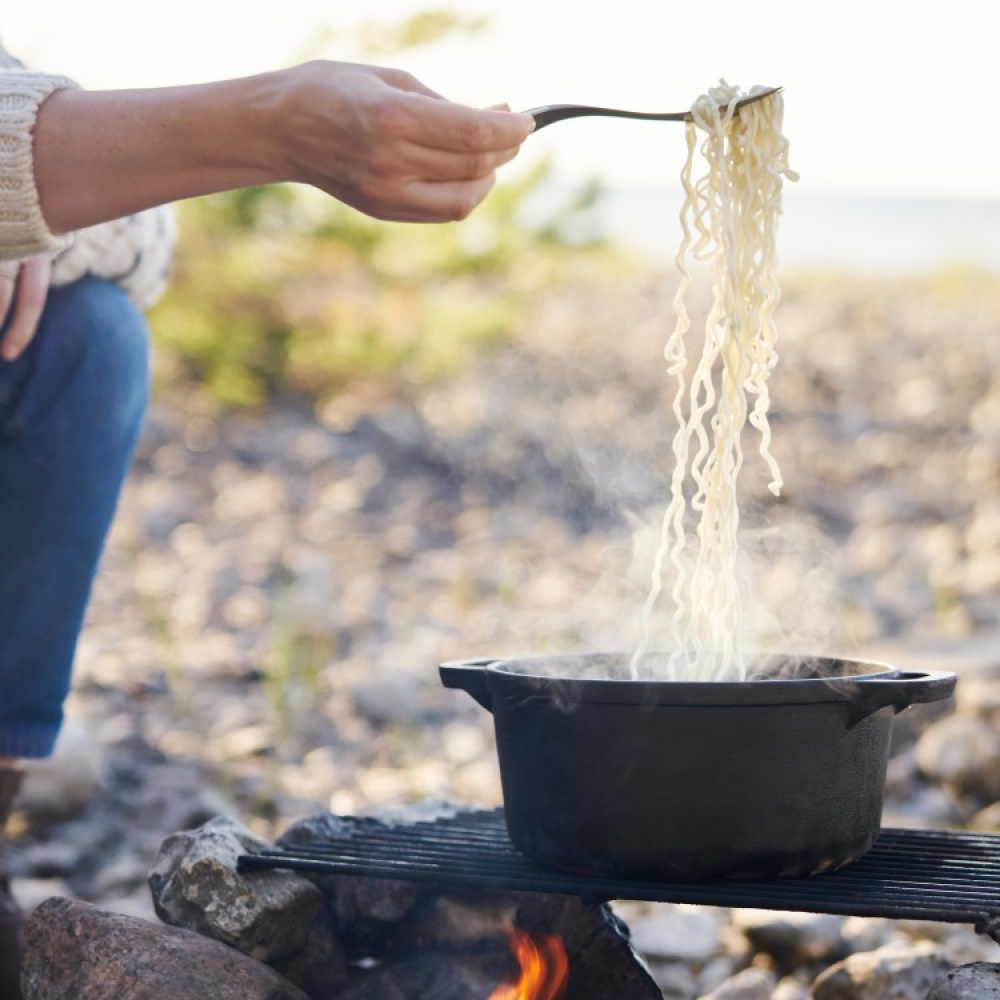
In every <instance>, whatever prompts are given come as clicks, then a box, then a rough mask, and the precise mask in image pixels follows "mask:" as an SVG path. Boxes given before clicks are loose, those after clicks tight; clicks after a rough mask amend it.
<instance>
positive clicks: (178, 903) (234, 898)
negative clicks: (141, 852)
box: [149, 817, 321, 961]
mask: <svg viewBox="0 0 1000 1000" xmlns="http://www.w3.org/2000/svg"><path fill="white" fill-rule="evenodd" d="M266 846H267V845H265V844H264V843H263V842H262V841H259V840H258V839H257V838H256V837H254V836H253V835H252V834H250V832H249V831H247V830H246V829H245V828H244V827H243V826H242V825H241V824H240V823H238V822H237V821H235V820H233V819H229V818H227V817H217V818H216V819H213V820H211V821H209V822H208V823H206V824H205V825H204V826H202V827H199V828H198V829H196V830H190V831H186V832H183V833H176V834H173V835H172V836H170V837H168V838H167V839H166V840H165V841H164V842H163V844H162V846H161V848H160V853H159V855H158V856H157V858H156V861H155V863H154V866H153V869H152V871H151V873H150V876H149V886H150V890H151V891H152V894H153V902H154V905H155V907H156V912H157V915H158V916H159V917H160V919H161V920H164V921H165V922H166V923H169V924H173V925H175V926H177V927H184V928H187V929H188V930H192V931H197V932H198V933H200V934H204V935H206V936H207V937H211V938H215V939H216V940H218V941H223V942H225V943H226V944H230V945H232V946H233V947H234V948H238V949H239V950H240V951H242V952H243V953H244V954H246V955H250V956H251V957H253V958H256V959H260V960H261V961H272V960H276V959H282V958H288V957H290V956H291V955H294V954H295V953H296V952H298V951H301V949H302V948H303V947H304V946H305V943H306V939H307V937H308V935H309V932H310V928H311V926H312V922H313V919H314V917H315V916H316V915H317V913H318V911H319V909H320V906H321V897H320V894H319V891H318V890H317V889H316V887H315V886H314V885H313V884H312V883H311V882H309V881H308V880H307V879H304V878H301V877H299V876H298V875H295V874H294V873H292V872H286V871H263V872H248V873H247V874H245V875H244V874H241V873H240V872H238V871H237V859H238V857H239V856H240V855H241V854H246V853H247V852H248V851H259V850H261V849H262V848H264V847H266Z"/></svg>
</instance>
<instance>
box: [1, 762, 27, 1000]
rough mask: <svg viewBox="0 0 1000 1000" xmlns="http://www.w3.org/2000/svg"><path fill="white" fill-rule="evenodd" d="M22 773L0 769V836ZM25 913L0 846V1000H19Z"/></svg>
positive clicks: (2, 847) (7, 768)
mask: <svg viewBox="0 0 1000 1000" xmlns="http://www.w3.org/2000/svg"><path fill="white" fill-rule="evenodd" d="M22 777H23V775H22V772H21V771H19V770H18V769H17V768H14V767H0V833H2V831H3V827H4V826H5V825H6V822H7V817H8V816H9V815H10V811H11V807H12V806H13V804H14V799H15V798H16V797H17V793H18V790H19V789H20V787H21V779H22ZM23 938H24V911H23V910H22V909H21V907H20V906H18V903H17V900H16V899H15V898H14V894H13V892H12V891H11V886H10V872H9V870H8V868H7V858H6V851H5V850H4V845H3V844H2V843H0V1000H21V944H22V941H23Z"/></svg>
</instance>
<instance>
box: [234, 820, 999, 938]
mask: <svg viewBox="0 0 1000 1000" xmlns="http://www.w3.org/2000/svg"><path fill="white" fill-rule="evenodd" d="M312 823H313V826H312V827H309V828H299V829H296V830H292V831H290V832H289V834H287V835H286V836H285V837H283V838H281V840H280V841H279V843H278V847H279V850H276V851H272V852H265V853H262V854H257V855H247V856H244V857H242V858H241V859H240V865H241V867H243V868H244V869H245V870H252V869H260V868H289V869H295V870H298V871H302V872H311V873H314V874H317V875H321V874H323V873H327V874H330V873H338V874H350V875H360V876H366V877H378V878H394V879H402V880H412V881H417V882H419V881H433V882H437V883H446V884H452V885H465V886H480V887H488V888H494V889H505V890H516V891H520V892H545V893H559V894H567V895H575V896H579V897H581V898H584V899H591V900H603V901H607V900H613V899H621V900H625V899H628V900H650V901H656V902H671V903H695V904H703V905H714V906H726V907H752V908H756V909H772V910H797V911H806V912H812V913H833V914H841V915H847V916H872V917H886V918H890V919H913V920H933V921H945V922H953V923H970V924H973V925H975V926H976V927H977V929H979V930H981V931H983V932H984V933H988V934H990V935H991V936H993V937H995V938H996V937H997V934H998V925H1000V836H997V835H991V834H978V833H962V832H954V831H944V830H907V829H884V830H882V831H881V833H880V834H879V837H878V839H877V840H876V843H875V845H874V846H873V847H872V849H871V850H870V851H869V853H868V854H867V855H865V856H864V857H863V858H861V859H860V860H859V861H856V862H855V863H854V864H852V865H850V866H848V867H846V868H843V869H841V870H840V871H837V872H828V873H824V874H822V875H811V876H808V877H804V878H792V879H775V880H769V881H762V882H752V881H742V880H741V881H737V880H719V881H715V882H705V883H651V882H638V881H628V880H620V879H615V880H612V879H600V878H592V877H587V876H579V875H573V874H564V873H561V872H556V871H552V870H551V869H548V868H545V867H543V866H541V865H538V864H536V863H534V862H532V861H530V860H529V859H528V858H525V857H524V856H523V855H521V854H520V853H519V852H518V851H517V850H516V849H515V848H514V847H513V846H512V845H511V843H510V840H509V839H508V837H507V832H506V827H505V824H504V819H503V811H502V810H472V811H466V812H455V813H453V814H451V815H448V816H444V817H436V818H434V819H430V820H426V821H423V822H417V823H412V822H410V823H405V824H399V825H392V824H386V823H382V822H377V821H374V820H372V819H368V818H356V817H337V816H332V815H331V816H328V817H320V818H317V819H315V820H313V821H312Z"/></svg>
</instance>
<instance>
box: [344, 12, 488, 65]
mask: <svg viewBox="0 0 1000 1000" xmlns="http://www.w3.org/2000/svg"><path fill="white" fill-rule="evenodd" d="M487 23H488V21H487V19H486V18H484V17H472V18H469V17H462V16H460V15H459V14H457V13H455V12H454V11H452V10H447V9H444V8H437V9H434V10H425V11H419V12H418V13H416V14H413V15H411V16H410V17H408V18H406V19H405V20H404V21H402V22H400V23H399V24H394V25H386V24H384V23H382V22H369V23H367V24H364V25H362V26H361V28H360V30H359V32H358V42H359V44H360V46H361V49H362V51H363V52H364V53H365V54H366V56H367V57H368V58H369V59H380V58H384V57H385V56H387V55H393V54H395V53H396V52H402V51H404V50H405V49H412V48H416V47H418V46H421V45H430V44H431V43H433V42H436V41H439V40H440V39H442V38H445V37H454V36H455V35H460V34H464V35H470V34H476V33H478V32H480V31H482V30H483V28H485V27H486V25H487Z"/></svg>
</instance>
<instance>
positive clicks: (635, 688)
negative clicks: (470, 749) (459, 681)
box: [443, 652, 955, 710]
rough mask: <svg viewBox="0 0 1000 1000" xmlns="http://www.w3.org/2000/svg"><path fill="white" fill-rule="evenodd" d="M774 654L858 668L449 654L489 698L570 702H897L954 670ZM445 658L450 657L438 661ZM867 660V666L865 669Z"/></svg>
mask: <svg viewBox="0 0 1000 1000" xmlns="http://www.w3.org/2000/svg"><path fill="white" fill-rule="evenodd" d="M772 655H773V657H774V658H776V659H779V658H780V659H782V660H791V659H801V660H802V661H808V662H812V663H816V664H820V665H831V664H841V665H849V666H851V667H854V668H858V672H856V673H850V674H845V675H841V676H831V677H822V676H818V677H775V678H758V679H750V680H743V681H673V680H647V679H639V680H632V679H617V678H606V677H573V676H567V675H559V674H553V673H552V672H551V670H549V671H543V670H542V669H539V668H540V665H541V664H550V665H554V666H556V667H558V665H559V663H560V662H564V663H568V662H572V661H580V660H583V659H596V658H599V657H608V658H611V659H618V660H620V659H621V658H622V657H627V656H628V654H623V653H604V654H600V653H568V654H556V655H548V654H533V655H527V656H502V657H496V658H479V659H476V660H467V661H453V663H454V665H455V666H462V665H464V666H474V667H477V668H479V669H481V670H483V672H484V675H485V676H484V680H485V681H486V684H487V686H488V688H489V690H490V694H491V695H492V696H493V697H494V698H497V697H499V698H501V699H502V698H511V699H518V700H523V699H525V698H545V699H551V700H553V701H556V702H558V703H565V704H566V705H567V707H570V706H572V705H574V704H580V703H585V704H623V705H645V706H656V705H663V706H684V707H721V706H727V707H740V706H742V707H754V706H769V705H804V704H821V703H838V702H839V703H843V702H849V703H856V702H858V701H859V700H864V701H866V702H871V700H872V699H873V698H874V702H875V704H876V705H877V706H878V707H887V706H889V705H892V706H893V707H895V708H896V709H897V710H898V709H900V708H903V707H906V705H908V704H910V703H911V702H914V701H936V700H938V699H940V698H945V697H947V696H948V695H950V694H951V692H952V690H953V688H954V683H955V675H954V674H952V673H945V672H929V671H907V670H900V669H898V668H896V667H893V666H891V665H890V664H888V663H884V662H881V661H879V660H870V659H855V658H851V657H842V656H836V655H822V656H821V655H815V654H808V655H806V654H803V655H801V656H800V655H799V654H796V653H785V652H782V653H775V654H772ZM443 666H447V665H443ZM867 668H870V669H867Z"/></svg>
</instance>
